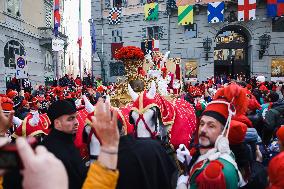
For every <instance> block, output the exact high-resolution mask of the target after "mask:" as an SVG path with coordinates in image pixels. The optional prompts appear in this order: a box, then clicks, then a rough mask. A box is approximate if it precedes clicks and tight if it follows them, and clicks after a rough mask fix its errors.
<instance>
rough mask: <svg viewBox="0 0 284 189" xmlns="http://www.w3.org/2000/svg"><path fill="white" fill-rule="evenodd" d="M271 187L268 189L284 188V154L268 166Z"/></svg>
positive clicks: (279, 155)
mask: <svg viewBox="0 0 284 189" xmlns="http://www.w3.org/2000/svg"><path fill="white" fill-rule="evenodd" d="M268 176H269V183H270V184H269V187H268V188H267V189H282V188H284V179H283V177H284V152H281V153H280V154H278V155H277V156H275V157H274V158H273V159H272V160H271V161H270V162H269V166H268Z"/></svg>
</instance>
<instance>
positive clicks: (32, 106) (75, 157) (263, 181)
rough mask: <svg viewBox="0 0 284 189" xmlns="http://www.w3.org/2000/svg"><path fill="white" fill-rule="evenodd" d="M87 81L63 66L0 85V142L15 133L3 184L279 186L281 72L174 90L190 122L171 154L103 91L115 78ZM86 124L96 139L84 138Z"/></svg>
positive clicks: (283, 110)
mask: <svg viewBox="0 0 284 189" xmlns="http://www.w3.org/2000/svg"><path fill="white" fill-rule="evenodd" d="M73 81H74V82H73ZM56 83H57V82H56ZM88 83H89V84H88ZM90 83H91V82H87V83H83V82H82V81H81V79H80V78H79V77H77V78H76V79H75V80H73V79H71V78H70V77H69V76H65V77H63V78H61V79H60V81H59V85H57V84H56V85H53V86H35V87H34V88H33V89H32V90H31V91H23V90H20V88H13V87H11V88H9V89H8V90H7V92H6V94H1V97H0V102H1V106H0V110H1V111H0V129H1V136H2V137H1V140H0V146H2V148H0V150H1V149H5V148H4V147H5V146H7V145H8V144H9V145H12V144H14V143H15V145H16V149H17V151H18V155H19V159H20V160H21V163H19V164H18V166H16V167H13V169H11V168H10V167H5V166H3V167H2V171H1V175H2V177H1V186H2V187H3V188H13V189H15V188H30V189H33V188H37V189H38V188H44V189H48V188H74V189H79V188H102V189H104V188H105V189H109V188H118V189H128V188H129V189H130V188H131V189H132V188H137V189H140V188H141V189H161V188H163V189H173V188H177V189H188V188H190V189H192V188H198V189H207V188H208V189H223V188H231V189H237V188H258V189H261V188H263V189H265V188H269V189H280V188H284V182H283V179H282V175H283V174H284V157H283V156H284V152H283V150H284V99H283V95H284V84H283V83H282V82H277V83H276V82H267V81H265V77H264V76H258V77H253V78H244V77H237V78H235V79H232V78H230V77H227V76H221V77H211V78H207V80H206V81H203V82H201V83H196V84H194V85H193V84H187V85H185V86H184V90H183V91H184V92H183V93H182V94H181V95H180V96H176V98H183V99H185V100H186V101H187V102H188V104H189V105H190V104H191V105H192V106H193V107H194V109H195V114H196V117H197V124H196V128H197V129H196V133H195V134H194V136H192V137H191V141H188V143H186V144H180V145H179V147H178V148H176V149H174V154H171V155H169V152H168V149H166V148H165V147H164V146H163V145H162V144H161V143H162V142H161V141H160V140H159V139H153V138H137V137H136V136H135V129H134V130H133V132H132V131H130V129H129V128H127V127H128V125H125V122H124V121H123V119H121V115H120V113H121V112H120V110H119V109H118V108H116V107H112V106H111V103H110V99H109V97H108V96H109V94H111V93H112V92H113V91H115V90H116V89H115V86H113V85H109V86H103V85H102V83H101V80H100V79H98V82H97V83H96V86H93V85H92V84H90ZM160 116H161V115H160ZM146 121H147V120H146ZM143 122H144V123H145V120H144V118H143ZM86 125H88V126H89V128H90V133H94V134H95V135H96V137H97V141H96V142H97V144H98V145H94V146H91V147H90V146H89V145H86V144H88V143H90V140H91V137H92V135H91V134H87V135H86V133H84V132H83V131H82V130H84V128H85V126H86ZM282 125H283V126H282ZM82 127H83V128H82ZM181 132H182V131H181ZM84 135H85V136H84ZM30 137H34V138H36V140H37V146H36V147H33V146H31V145H30V144H29V143H28V141H29V140H26V139H25V138H27V139H29V138H30ZM90 148H94V149H90ZM91 151H98V153H97V156H95V157H91V154H90V152H91ZM0 153H1V152H0ZM172 157H175V158H172ZM90 160H91V161H90ZM3 161H4V160H3ZM20 164H22V166H21V165H20ZM1 186H0V188H1Z"/></svg>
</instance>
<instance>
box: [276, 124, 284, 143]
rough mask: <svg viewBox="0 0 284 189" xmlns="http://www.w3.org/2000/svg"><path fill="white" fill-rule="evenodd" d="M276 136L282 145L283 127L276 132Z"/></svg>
mask: <svg viewBox="0 0 284 189" xmlns="http://www.w3.org/2000/svg"><path fill="white" fill-rule="evenodd" d="M276 136H277V138H278V140H280V141H281V142H282V143H283V144H284V125H283V126H281V127H280V128H279V129H278V130H277V132H276Z"/></svg>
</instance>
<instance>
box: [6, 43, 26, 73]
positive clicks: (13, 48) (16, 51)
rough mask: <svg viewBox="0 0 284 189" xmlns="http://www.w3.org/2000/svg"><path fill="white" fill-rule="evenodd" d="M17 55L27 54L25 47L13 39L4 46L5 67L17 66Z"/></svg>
mask: <svg viewBox="0 0 284 189" xmlns="http://www.w3.org/2000/svg"><path fill="white" fill-rule="evenodd" d="M15 55H20V56H25V55H26V52H25V48H24V47H23V45H21V44H20V43H19V42H18V41H15V40H11V41H9V42H8V43H6V45H5V47H4V56H5V59H4V64H5V67H8V68H16V63H15Z"/></svg>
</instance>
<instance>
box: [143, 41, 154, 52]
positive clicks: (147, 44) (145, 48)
mask: <svg viewBox="0 0 284 189" xmlns="http://www.w3.org/2000/svg"><path fill="white" fill-rule="evenodd" d="M152 45H153V44H152V41H151V40H149V41H148V40H146V41H144V42H141V50H142V51H143V52H144V54H148V53H149V52H150V51H152V50H153V47H152Z"/></svg>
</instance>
